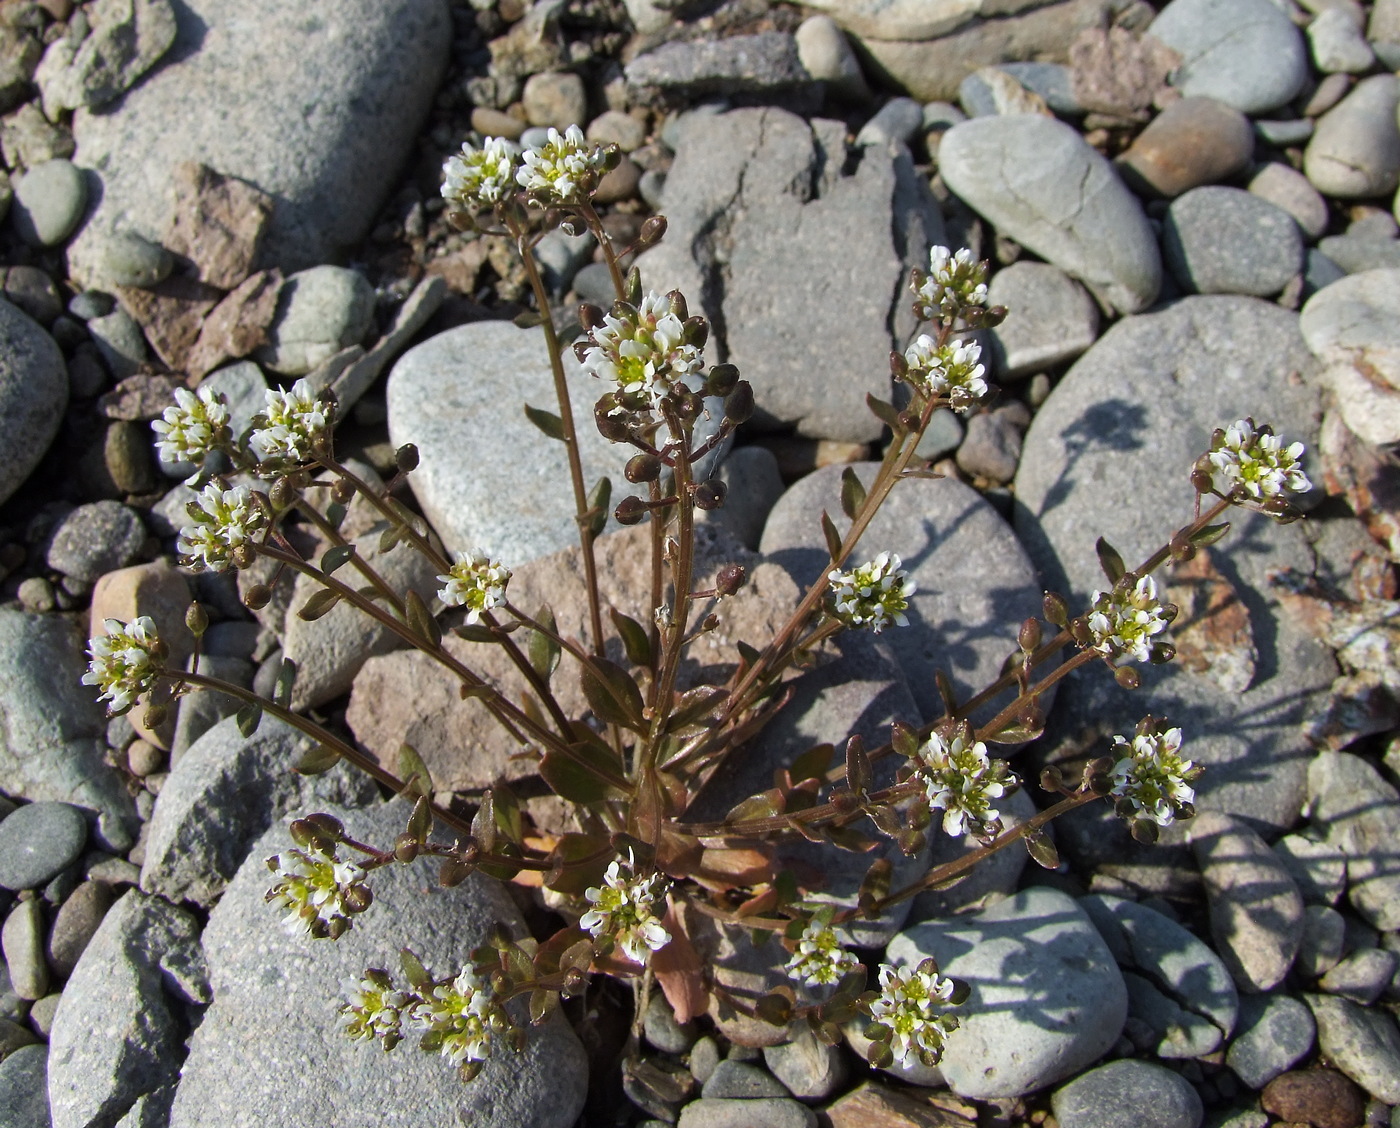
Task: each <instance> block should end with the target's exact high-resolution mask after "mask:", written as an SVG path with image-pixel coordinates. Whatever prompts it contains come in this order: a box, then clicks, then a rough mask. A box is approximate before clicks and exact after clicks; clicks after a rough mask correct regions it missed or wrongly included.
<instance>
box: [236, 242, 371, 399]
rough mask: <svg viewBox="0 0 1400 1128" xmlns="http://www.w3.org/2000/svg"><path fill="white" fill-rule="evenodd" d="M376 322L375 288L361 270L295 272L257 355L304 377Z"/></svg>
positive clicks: (273, 366) (333, 268)
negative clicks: (265, 342)
mask: <svg viewBox="0 0 1400 1128" xmlns="http://www.w3.org/2000/svg"><path fill="white" fill-rule="evenodd" d="M373 321H374V287H373V286H371V285H370V284H369V282H368V281H367V280H366V279H365V276H364V275H363V274H361V273H359V271H356V270H349V269H347V268H345V267H343V266H315V267H312V268H311V269H310V270H303V271H302V272H301V273H299V274H293V275H292V276H291V277H290V278H288V279H287V281H286V282H285V283H284V284H283V286H282V289H281V291H280V293H279V294H278V297H277V312H276V314H275V315H274V316H273V320H272V324H271V326H269V328H268V331H267V332H268V343H267V344H266V345H264V346H262V347H261V348H259V349H258V350H257V352H256V353H255V354H254V355H255V356H256V357H257V359H258V361H259V362H260V363H262V364H265V365H266V366H267V367H268V368H271V369H272V370H273V371H274V372H280V373H282V374H283V375H284V376H301V375H304V374H306V373H307V372H310V371H311V370H312V369H313V368H315V367H316V366H317V365H318V364H320V363H321V362H322V361H324V360H327V359H329V358H330V357H332V356H334V355H335V354H336V353H338V352H339V351H340V350H341V349H345V348H349V347H350V346H351V345H357V344H359V343H360V342H361V341H362V340H364V336H365V333H366V332H368V331H369V328H370V325H371V324H372V323H373Z"/></svg>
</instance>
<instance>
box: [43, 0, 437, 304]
mask: <svg viewBox="0 0 1400 1128" xmlns="http://www.w3.org/2000/svg"><path fill="white" fill-rule="evenodd" d="M174 7H175V22H176V37H175V42H174V44H173V45H172V46H171V48H170V51H169V53H168V55H167V56H166V58H165V62H164V65H162V66H161V67H160V68H159V69H158V70H157V71H155V72H153V73H150V74H148V75H147V76H146V78H145V80H144V81H143V82H141V83H140V84H139V85H138V86H136V87H134V88H133V89H131V90H129V91H127V93H126V95H125V97H124V98H123V99H122V101H121V103H120V105H119V106H117V107H116V108H114V109H111V110H108V111H103V112H94V111H91V110H87V109H79V110H78V111H77V112H76V113H75V114H74V119H73V135H74V137H75V138H76V140H77V143H78V150H79V152H80V153H81V154H82V157H81V160H82V164H83V167H85V168H89V169H93V170H96V171H97V172H98V173H100V175H101V179H102V198H101V201H100V203H99V204H98V206H97V208H96V210H95V211H94V213H93V214H92V216H91V217H90V218H89V220H88V222H87V225H86V226H85V228H84V230H83V232H82V234H81V235H80V236H79V237H78V239H76V240H75V241H74V243H73V245H72V246H71V247H70V248H69V254H70V269H71V272H72V274H73V276H74V277H76V278H82V279H85V280H91V279H92V278H93V277H94V275H95V271H96V266H97V263H96V251H97V247H98V245H99V243H100V240H101V239H102V238H103V237H104V236H106V235H107V234H108V233H109V232H111V231H113V230H116V229H119V228H121V229H126V230H131V231H135V232H136V234H138V235H141V236H144V237H145V238H147V239H150V240H152V241H154V242H161V241H163V238H164V236H165V231H166V227H167V224H168V223H169V221H170V217H171V208H172V205H173V200H172V198H171V196H170V194H169V193H168V192H167V186H168V185H169V184H170V183H171V182H172V180H173V177H174V170H175V166H176V165H178V164H179V163H181V162H182V161H189V160H195V161H200V162H202V163H203V164H205V165H208V166H209V167H211V168H214V169H217V170H218V171H219V172H221V173H223V174H224V175H225V176H235V177H239V178H240V179H243V180H247V181H250V182H251V183H254V184H256V185H257V186H258V187H259V188H261V189H262V190H263V191H265V192H268V193H270V194H271V195H272V196H273V197H274V198H275V199H276V201H277V203H276V206H275V208H274V210H273V213H272V217H271V220H270V222H269V225H268V230H267V233H266V235H265V238H264V240H263V243H262V247H263V251H262V255H263V259H264V261H262V262H260V263H259V264H258V265H259V266H273V265H275V266H279V267H281V268H282V269H283V270H284V271H287V272H290V271H294V270H300V269H303V268H305V267H308V266H313V265H315V264H317V263H323V262H328V261H335V260H336V259H337V257H338V256H339V255H340V254H342V253H343V251H344V249H346V248H349V247H351V246H353V245H354V244H356V243H358V242H359V241H360V240H361V239H362V238H363V237H364V236H365V234H366V233H367V232H368V231H369V228H370V226H371V225H372V223H373V222H374V218H375V216H376V215H377V214H378V212H379V209H380V207H381V206H382V204H383V202H384V199H385V197H386V196H387V195H388V193H389V192H390V191H391V189H392V186H393V184H394V183H395V177H396V176H397V175H398V172H399V168H400V165H401V163H402V162H403V160H404V159H405V158H406V157H407V155H408V153H409V152H410V150H411V149H412V146H413V139H414V138H415V137H416V136H418V128H419V125H420V124H421V122H422V121H423V119H424V117H425V115H426V114H427V111H428V107H429V105H430V104H431V102H432V99H433V96H434V93H435V92H436V91H437V88H438V83H439V80H440V78H441V76H442V73H443V67H444V66H445V64H446V61H447V55H448V49H449V44H450V42H451V24H450V23H449V20H448V16H447V10H446V9H447V6H446V5H445V4H443V3H442V2H441V0H392V2H391V3H380V2H378V0H348V2H347V3H344V4H337V5H335V6H334V7H333V8H329V9H326V10H325V11H317V12H316V13H315V14H313V15H308V14H307V12H306V11H305V10H303V9H293V8H288V7H287V6H286V5H284V4H280V3H278V2H277V0H255V2H253V3H251V4H250V3H245V2H243V0H193V2H192V3H187V4H180V5H175V6H174ZM289 73H296V74H299V75H301V76H302V79H303V80H304V84H300V85H297V84H293V85H289V84H287V83H286V82H285V81H283V80H284V78H285V76H286V75H287V74H289ZM308 90H314V91H315V92H316V96H315V98H314V99H312V100H311V101H309V102H308V100H307V98H306V95H305V92H306V91H308ZM230 121H237V122H238V123H239V126H238V128H237V129H230V128H228V123H229V122H230ZM171 122H179V123H180V128H179V129H172V128H171V127H170V123H171ZM268 138H276V139H277V141H276V144H269V143H268V140H267V139H268Z"/></svg>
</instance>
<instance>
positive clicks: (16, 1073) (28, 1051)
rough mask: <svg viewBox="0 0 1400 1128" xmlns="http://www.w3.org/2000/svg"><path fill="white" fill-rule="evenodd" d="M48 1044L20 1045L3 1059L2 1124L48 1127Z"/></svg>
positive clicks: (0, 1073)
mask: <svg viewBox="0 0 1400 1128" xmlns="http://www.w3.org/2000/svg"><path fill="white" fill-rule="evenodd" d="M48 1060H49V1048H48V1047H47V1046H21V1047H20V1048H19V1049H17V1050H16V1051H15V1052H14V1053H12V1054H10V1056H9V1057H7V1058H6V1059H5V1060H4V1061H0V1124H12V1125H14V1126H15V1128H21V1126H23V1128H49V1126H50V1125H51V1124H52V1123H53V1121H52V1120H50V1119H49V1073H48Z"/></svg>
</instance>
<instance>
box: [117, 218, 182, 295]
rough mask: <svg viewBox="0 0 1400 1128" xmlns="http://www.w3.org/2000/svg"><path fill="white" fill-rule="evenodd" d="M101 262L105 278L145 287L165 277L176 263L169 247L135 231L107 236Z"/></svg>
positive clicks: (124, 284) (123, 283)
mask: <svg viewBox="0 0 1400 1128" xmlns="http://www.w3.org/2000/svg"><path fill="white" fill-rule="evenodd" d="M98 262H99V266H100V269H101V271H102V276H103V278H104V279H105V280H106V281H108V282H110V283H112V284H113V285H116V286H140V287H145V288H149V287H151V286H154V285H155V284H156V283H158V282H161V281H163V280H164V279H165V278H167V277H168V276H169V274H170V272H171V270H173V269H174V267H175V259H174V258H173V257H172V256H171V254H170V252H169V251H167V250H166V249H165V248H164V247H162V246H160V244H158V243H152V242H151V241H150V240H149V239H143V238H142V237H141V236H140V235H137V234H136V233H135V232H134V231H121V232H117V233H116V234H113V235H111V236H109V237H108V238H106V239H103V240H102V244H101V249H100V250H99V252H98Z"/></svg>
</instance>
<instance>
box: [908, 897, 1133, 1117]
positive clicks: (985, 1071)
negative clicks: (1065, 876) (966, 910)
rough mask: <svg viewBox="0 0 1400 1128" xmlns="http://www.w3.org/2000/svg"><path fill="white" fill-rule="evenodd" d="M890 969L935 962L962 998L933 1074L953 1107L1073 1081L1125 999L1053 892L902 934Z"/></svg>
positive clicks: (1076, 911)
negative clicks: (959, 1100) (953, 1097)
mask: <svg viewBox="0 0 1400 1128" xmlns="http://www.w3.org/2000/svg"><path fill="white" fill-rule="evenodd" d="M888 956H889V960H890V962H891V963H893V964H895V965H896V966H902V965H905V964H917V963H918V962H919V961H920V960H922V959H923V958H924V957H925V956H933V957H934V958H935V959H937V961H938V964H939V967H940V969H941V970H942V972H943V974H945V975H950V976H953V977H955V978H957V979H962V980H965V981H966V982H967V983H968V984H969V985H970V986H971V988H972V994H971V996H970V997H969V999H968V1001H967V1004H966V1006H965V1008H963V1010H962V1011H961V1012H960V1013H959V1018H960V1020H961V1023H962V1025H961V1026H960V1027H959V1028H958V1030H957V1031H955V1032H954V1033H953V1034H952V1035H950V1036H949V1038H948V1043H947V1046H946V1049H945V1053H944V1056H943V1060H942V1062H941V1064H940V1069H941V1070H942V1073H943V1076H944V1078H945V1079H946V1080H947V1083H948V1087H949V1088H950V1089H952V1090H953V1091H954V1092H955V1093H957V1094H958V1095H959V1096H962V1097H971V1098H975V1099H988V1098H995V1097H1017V1096H1021V1095H1023V1094H1025V1093H1029V1092H1033V1091H1035V1090H1036V1089H1040V1088H1044V1087H1045V1086H1046V1085H1052V1084H1054V1083H1055V1082H1056V1081H1059V1080H1061V1079H1062V1078H1064V1077H1067V1076H1069V1075H1070V1074H1072V1073H1075V1072H1077V1071H1078V1070H1080V1069H1082V1068H1083V1067H1084V1066H1086V1065H1088V1064H1089V1063H1090V1062H1092V1061H1094V1060H1095V1059H1097V1058H1098V1057H1099V1056H1100V1055H1101V1054H1103V1053H1104V1052H1105V1051H1106V1050H1107V1049H1108V1048H1109V1047H1110V1046H1112V1045H1113V1043H1114V1042H1116V1041H1117V1039H1118V1034H1119V1031H1121V1030H1122V1028H1123V1022H1124V1019H1125V1018H1126V1017H1127V1010H1128V999H1127V992H1126V990H1125V989H1124V986H1123V980H1122V976H1121V975H1119V973H1118V968H1117V965H1116V964H1115V963H1114V961H1113V956H1112V955H1111V954H1110V952H1109V950H1108V948H1107V947H1106V946H1105V945H1104V942H1103V941H1102V939H1100V937H1099V934H1098V933H1097V932H1096V931H1095V929H1094V926H1093V925H1092V924H1091V923H1090V921H1089V918H1088V917H1086V916H1085V915H1084V913H1083V912H1082V910H1080V908H1079V907H1078V906H1077V905H1076V904H1075V902H1074V901H1073V900H1071V899H1070V898H1069V897H1067V896H1066V895H1065V894H1063V893H1061V892H1059V891H1058V890H1053V889H1048V888H1044V887H1037V888H1031V889H1026V890H1023V891H1022V892H1020V893H1017V894H1016V895H1015V896H1014V897H1009V898H1007V899H1006V900H1004V901H1000V902H998V903H997V904H995V905H993V906H992V907H991V908H989V909H985V910H983V911H982V912H980V913H975V914H969V915H966V916H962V917H958V918H956V919H954V920H949V921H930V922H928V923H926V924H920V925H917V926H915V927H914V928H910V929H906V930H905V931H904V932H903V933H901V934H900V935H899V936H897V937H895V939H894V940H893V942H891V944H890V946H889V952H888Z"/></svg>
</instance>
